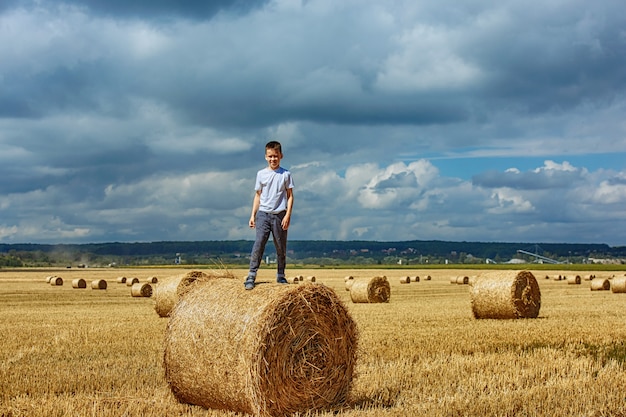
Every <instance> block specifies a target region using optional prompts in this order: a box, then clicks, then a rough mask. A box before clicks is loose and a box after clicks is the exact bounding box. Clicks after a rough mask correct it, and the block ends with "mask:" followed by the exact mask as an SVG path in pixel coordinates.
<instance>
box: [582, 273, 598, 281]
mask: <svg viewBox="0 0 626 417" xmlns="http://www.w3.org/2000/svg"><path fill="white" fill-rule="evenodd" d="M595 277H596V276H595V275H593V274H590V275H585V278H584V279H585V281H591V280H592V279H594V278H595Z"/></svg>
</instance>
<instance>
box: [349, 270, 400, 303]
mask: <svg viewBox="0 0 626 417" xmlns="http://www.w3.org/2000/svg"><path fill="white" fill-rule="evenodd" d="M352 281H354V282H353V283H352V286H351V287H350V298H351V299H352V302H353V303H387V302H389V298H390V297H391V287H390V285H389V281H387V277H386V276H378V277H374V278H372V279H369V280H362V279H355V280H352Z"/></svg>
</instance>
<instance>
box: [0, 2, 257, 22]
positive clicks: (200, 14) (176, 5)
mask: <svg viewBox="0 0 626 417" xmlns="http://www.w3.org/2000/svg"><path fill="white" fill-rule="evenodd" d="M37 3H39V2H37V1H35V0H4V1H3V4H2V5H0V11H3V10H8V9H12V8H15V7H27V8H28V7H32V6H34V5H36V4H37ZM56 3H57V4H59V5H61V4H66V5H73V6H78V7H84V8H86V9H87V10H88V11H89V12H91V13H95V14H102V15H105V16H112V17H121V18H142V19H143V18H164V19H167V18H172V17H184V18H189V19H207V18H211V17H213V16H215V15H216V14H217V13H219V12H228V13H235V14H238V13H247V12H249V11H250V10H254V9H256V8H258V7H260V6H262V5H263V4H265V3H267V0H209V1H203V0H174V1H172V0H64V1H59V2H56Z"/></svg>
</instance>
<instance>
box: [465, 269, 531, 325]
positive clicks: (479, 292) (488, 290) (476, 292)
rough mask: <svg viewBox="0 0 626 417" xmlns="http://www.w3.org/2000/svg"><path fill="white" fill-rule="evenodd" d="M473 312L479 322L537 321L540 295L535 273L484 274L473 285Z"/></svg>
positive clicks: (471, 287)
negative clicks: (522, 319) (495, 320)
mask: <svg viewBox="0 0 626 417" xmlns="http://www.w3.org/2000/svg"><path fill="white" fill-rule="evenodd" d="M470 295H471V303H472V312H473V313H474V317H475V318H477V319H516V318H535V317H537V316H538V315H539V308H540V307H541V292H540V291H539V285H538V284H537V280H536V279H535V276H534V275H533V274H532V272H529V271H519V272H516V271H497V272H487V273H484V274H482V275H480V276H478V277H476V279H474V280H472V285H471V286H470Z"/></svg>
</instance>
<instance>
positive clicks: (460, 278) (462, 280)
mask: <svg viewBox="0 0 626 417" xmlns="http://www.w3.org/2000/svg"><path fill="white" fill-rule="evenodd" d="M469 281H470V279H469V277H468V276H467V275H460V276H458V277H456V283H457V284H459V285H467V284H469Z"/></svg>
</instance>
